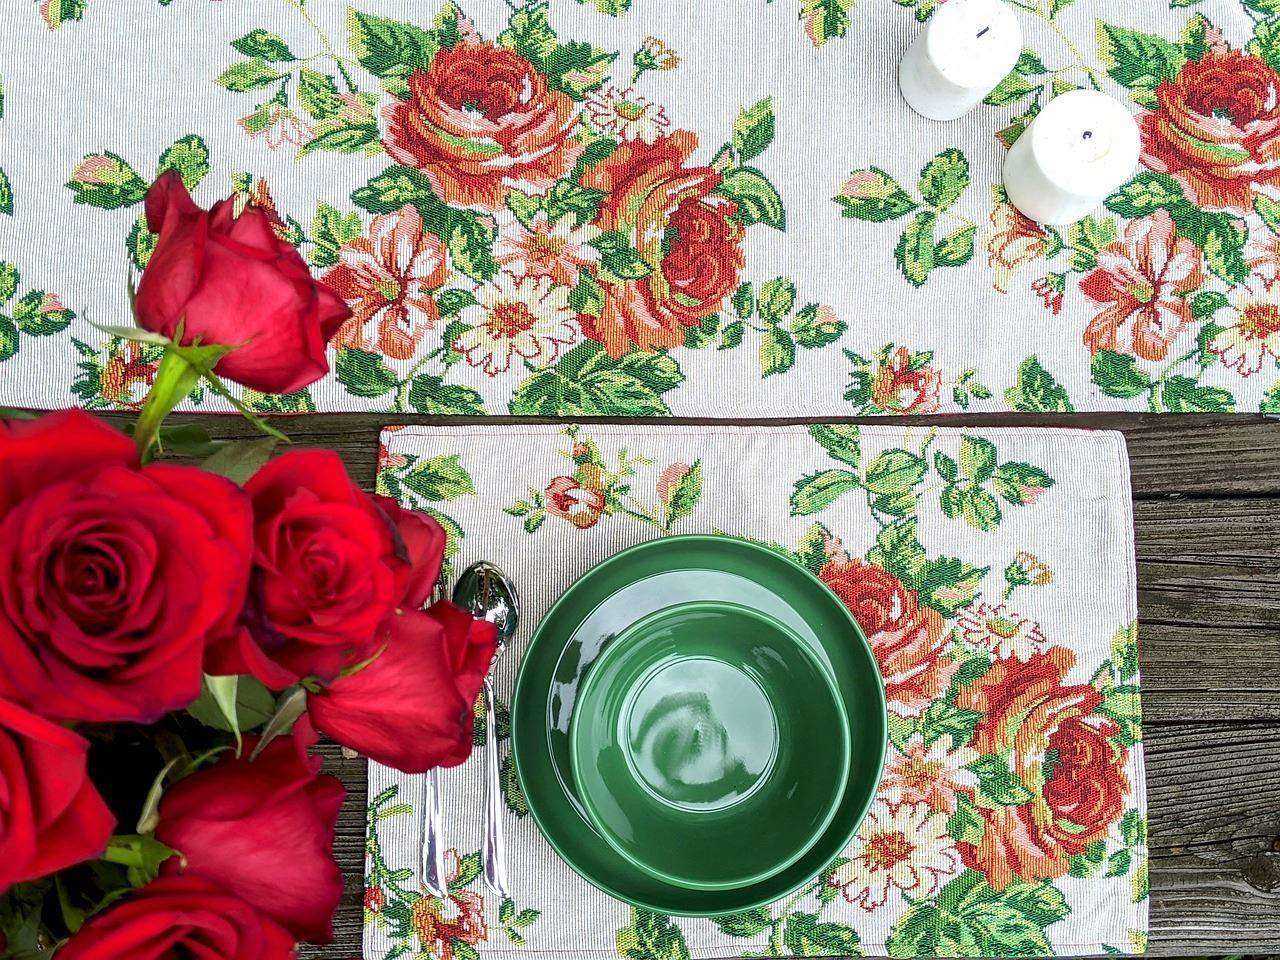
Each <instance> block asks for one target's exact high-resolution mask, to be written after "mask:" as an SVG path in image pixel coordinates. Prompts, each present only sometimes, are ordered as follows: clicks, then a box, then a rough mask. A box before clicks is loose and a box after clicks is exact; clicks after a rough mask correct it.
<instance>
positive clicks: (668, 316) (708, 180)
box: [580, 130, 744, 357]
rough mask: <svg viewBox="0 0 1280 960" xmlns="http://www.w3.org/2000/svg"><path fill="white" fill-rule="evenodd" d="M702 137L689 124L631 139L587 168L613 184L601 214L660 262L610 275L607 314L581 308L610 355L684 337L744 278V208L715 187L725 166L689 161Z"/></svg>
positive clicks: (602, 184) (591, 183) (587, 178)
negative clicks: (623, 276)
mask: <svg viewBox="0 0 1280 960" xmlns="http://www.w3.org/2000/svg"><path fill="white" fill-rule="evenodd" d="M697 143H698V141H697V138H696V137H695V136H694V135H693V134H692V133H690V132H689V131H687V130H678V131H676V132H675V133H672V134H669V135H667V136H663V137H660V138H658V139H657V140H656V141H654V143H652V144H646V143H644V142H643V141H639V140H636V141H631V142H628V143H624V144H622V145H621V146H620V147H618V149H616V150H615V151H614V152H613V153H612V154H610V155H609V156H608V157H607V158H605V159H604V160H603V161H601V162H600V163H599V164H597V165H596V166H595V167H593V168H592V169H591V170H589V171H587V173H586V174H585V175H584V177H583V181H582V182H583V185H584V186H586V187H591V188H592V189H596V190H603V191H604V192H605V193H606V194H607V196H606V197H605V199H604V201H603V203H601V205H600V217H599V219H598V220H597V224H598V225H599V226H600V228H601V229H602V230H616V231H618V232H620V233H622V234H623V235H624V236H626V238H627V240H628V241H629V242H630V243H631V245H632V246H633V247H634V248H635V249H636V251H637V252H638V253H639V254H640V256H641V257H642V258H643V259H644V261H645V262H646V263H647V264H648V265H649V267H650V268H651V272H650V273H649V275H648V276H646V277H643V278H641V279H639V280H627V281H625V282H622V283H615V282H608V283H605V284H604V285H603V290H604V294H605V302H604V307H603V309H602V310H601V313H600V316H599V317H592V316H583V317H581V318H580V319H581V321H582V323H583V330H584V332H586V333H587V335H588V336H590V337H591V338H592V339H594V340H597V341H599V342H600V343H602V344H604V347H605V350H607V351H608V352H609V354H610V355H611V356H615V357H620V356H622V355H623V354H624V353H626V352H628V351H629V350H631V349H632V347H633V346H634V347H639V348H640V349H641V350H659V349H662V348H667V347H677V346H680V345H681V344H682V343H684V331H685V328H686V327H692V326H695V325H697V324H698V323H700V322H701V321H702V320H703V319H704V318H706V317H709V316H710V315H711V314H713V313H716V312H717V311H719V309H720V307H721V306H722V305H723V303H724V300H725V298H726V297H727V296H728V295H729V294H730V292H731V291H732V290H733V289H734V287H736V286H737V283H738V271H740V270H741V269H742V266H743V263H744V260H743V255H742V249H741V244H742V236H743V229H742V224H740V223H739V222H738V221H737V220H735V219H734V214H735V213H736V212H737V209H738V208H737V205H736V204H735V203H734V202H733V201H732V200H729V199H727V198H725V197H719V196H715V195H714V194H713V193H712V191H713V190H715V188H716V187H718V186H719V185H720V174H718V173H716V172H715V171H714V170H712V169H711V168H710V167H690V166H685V164H686V162H687V161H688V159H689V156H690V155H691V154H692V153H693V150H694V148H695V147H696V146H697Z"/></svg>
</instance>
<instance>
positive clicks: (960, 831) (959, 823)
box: [947, 793, 987, 846]
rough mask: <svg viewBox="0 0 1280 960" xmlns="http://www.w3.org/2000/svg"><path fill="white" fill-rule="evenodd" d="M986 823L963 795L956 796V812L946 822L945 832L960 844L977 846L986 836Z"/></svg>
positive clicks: (970, 801) (971, 802)
mask: <svg viewBox="0 0 1280 960" xmlns="http://www.w3.org/2000/svg"><path fill="white" fill-rule="evenodd" d="M986 829H987V828H986V823H985V821H984V820H983V819H982V817H981V815H980V814H979V813H978V810H977V807H975V806H974V804H973V801H972V800H970V799H969V798H968V797H967V796H965V795H964V794H963V793H961V794H958V795H957V796H956V812H955V813H953V814H952V815H951V818H950V819H949V820H948V821H947V832H948V833H949V834H951V836H952V837H954V838H955V839H956V840H957V841H958V842H960V843H970V844H973V845H975V846H976V845H977V844H979V843H981V842H982V838H983V836H984V835H985V834H986Z"/></svg>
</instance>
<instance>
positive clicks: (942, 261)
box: [933, 227, 978, 267]
mask: <svg viewBox="0 0 1280 960" xmlns="http://www.w3.org/2000/svg"><path fill="white" fill-rule="evenodd" d="M977 232H978V228H977V227H961V228H960V229H959V230H956V231H955V232H953V233H949V234H947V235H946V236H945V237H943V238H942V240H941V241H940V242H939V243H938V246H937V248H936V249H935V250H934V253H933V257H934V263H935V265H936V266H939V267H962V266H964V265H965V264H966V263H968V262H969V261H970V260H972V259H973V238H974V235H975V234H977Z"/></svg>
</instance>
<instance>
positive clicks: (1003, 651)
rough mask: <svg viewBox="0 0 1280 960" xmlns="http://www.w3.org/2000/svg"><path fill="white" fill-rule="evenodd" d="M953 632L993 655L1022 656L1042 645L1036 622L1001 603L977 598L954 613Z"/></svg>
mask: <svg viewBox="0 0 1280 960" xmlns="http://www.w3.org/2000/svg"><path fill="white" fill-rule="evenodd" d="M956 632H957V633H958V634H959V636H960V639H962V640H963V641H964V642H965V643H967V644H969V645H970V646H972V647H974V648H976V649H979V650H984V651H986V652H987V653H990V654H993V655H995V656H997V657H1020V658H1022V659H1024V660H1025V659H1026V658H1027V657H1029V656H1031V655H1032V654H1033V653H1036V652H1037V651H1038V650H1040V649H1041V648H1042V647H1043V646H1044V631H1042V630H1041V629H1040V624H1038V623H1036V622H1035V621H1034V620H1031V619H1030V618H1028V617H1024V616H1021V615H1019V614H1017V613H1014V612H1013V611H1012V610H1010V609H1009V608H1008V607H1006V606H1005V605H1004V604H1003V603H1001V604H995V605H993V604H990V603H987V602H986V601H985V600H979V601H978V602H977V603H975V604H973V605H972V606H969V607H965V608H964V609H963V610H961V611H960V612H959V613H957V614H956Z"/></svg>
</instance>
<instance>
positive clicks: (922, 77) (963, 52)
mask: <svg viewBox="0 0 1280 960" xmlns="http://www.w3.org/2000/svg"><path fill="white" fill-rule="evenodd" d="M1021 53H1022V28H1021V27H1019V26H1018V20H1017V18H1016V17H1015V16H1014V15H1013V11H1011V10H1010V9H1009V8H1008V7H1007V6H1005V5H1004V4H1003V3H1002V2H1001V0H948V2H947V3H944V4H943V5H942V6H940V7H938V8H937V9H936V10H935V11H934V12H933V16H932V17H930V18H929V22H928V24H926V25H925V28H924V30H923V31H921V33H920V36H918V37H917V38H916V41H915V43H913V44H912V45H911V46H910V48H909V49H908V50H907V52H906V54H905V55H904V56H903V58H902V62H901V63H900V64H899V65H898V85H899V86H900V87H901V88H902V96H903V97H904V98H906V101H907V103H908V104H910V106H911V109H912V110H914V111H915V112H916V113H918V114H920V115H921V116H923V117H928V118H929V119H930V120H954V119H956V117H960V116H963V115H964V114H966V113H968V112H969V111H970V110H972V109H973V108H974V107H976V106H977V105H978V103H979V102H980V101H981V100H982V98H983V97H985V96H986V95H987V94H988V93H990V92H991V91H992V90H994V89H995V87H996V84H998V83H999V82H1000V81H1001V80H1003V79H1004V78H1005V76H1006V75H1007V74H1008V73H1009V71H1010V70H1012V69H1013V65H1014V64H1015V63H1017V62H1018V56H1019V55H1020V54H1021Z"/></svg>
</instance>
